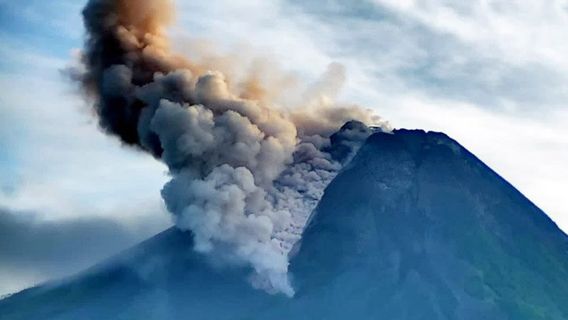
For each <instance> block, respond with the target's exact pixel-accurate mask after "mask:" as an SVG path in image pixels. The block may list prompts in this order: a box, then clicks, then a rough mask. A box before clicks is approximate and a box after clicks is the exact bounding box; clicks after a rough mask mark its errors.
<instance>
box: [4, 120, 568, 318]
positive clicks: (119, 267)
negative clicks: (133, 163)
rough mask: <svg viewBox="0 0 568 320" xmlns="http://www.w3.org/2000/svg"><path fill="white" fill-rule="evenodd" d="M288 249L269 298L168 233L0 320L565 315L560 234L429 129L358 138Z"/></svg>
mask: <svg viewBox="0 0 568 320" xmlns="http://www.w3.org/2000/svg"><path fill="white" fill-rule="evenodd" d="M294 251H295V252H296V254H295V255H294V257H293V258H292V259H291V265H290V269H291V275H292V282H293V284H294V287H295V289H296V295H295V296H294V297H293V298H287V297H285V296H284V295H270V294H267V293H265V292H263V291H261V290H256V289H254V288H252V287H251V286H250V285H249V283H248V282H247V281H246V276H247V274H248V270H246V269H245V268H242V269H239V268H235V267H230V268H229V267H226V266H223V265H220V264H219V263H215V261H208V260H206V258H205V257H204V256H202V255H200V254H198V253H195V252H194V251H193V250H192V236H191V234H189V233H187V232H182V231H179V230H177V229H174V228H172V229H169V230H166V231H164V232H162V233H161V234H158V235H156V236H155V237H153V238H151V239H149V240H147V241H145V242H143V243H141V244H139V245H138V246H136V247H134V248H132V249H130V250H127V251H126V252H123V253H122V254H120V255H118V256H116V257H114V258H112V259H110V260H108V261H105V262H102V263H100V264H99V265H97V266H94V267H92V268H91V269H89V270H86V271H84V272H82V273H81V274H78V275H76V276H74V277H72V278H68V279H65V280H63V281H57V282H52V283H47V284H44V285H41V286H38V287H35V288H31V289H27V290H24V291H22V292H20V293H17V294H14V295H12V296H10V297H8V298H5V299H4V300H1V301H0V318H1V319H3V320H8V319H215V320H223V319H389V320H390V319H394V320H398V319H400V320H402V319H425V320H426V319H427V320H434V319H472V320H474V319H475V320H477V319H515V320H518V319H568V281H567V279H568V236H567V235H566V234H564V233H563V232H562V231H561V230H560V229H559V228H558V227H557V226H556V225H555V224H554V222H552V221H551V220H550V219H549V218H548V217H547V215H546V214H545V213H544V212H542V211H541V210H540V209H539V208H537V207H536V206H535V205H534V204H532V203H531V202H530V201H529V200H528V199H526V198H525V197H524V196H523V195H522V194H521V193H519V192H518V191H517V190H516V189H515V188H514V187H513V186H511V185H510V184H509V183H507V182H506V181H505V180H504V179H503V178H501V177H500V176H499V175H498V174H496V173H495V172H493V171H492V170H491V169H490V168H488V167H487V166H486V165H485V164H483V163H482V162H481V161H480V160H479V159H477V158H476V157H475V156H474V155H472V154H471V153H470V152H468V151H467V150H466V149H465V148H463V147H462V146H460V145H459V144H458V143H457V142H455V141H454V140H452V139H450V138H449V137H447V136H446V135H444V134H441V133H434V132H428V133H426V132H424V131H419V130H395V131H394V132H393V133H375V134H373V135H372V136H371V137H369V138H368V140H367V141H366V142H365V144H364V145H363V147H362V148H361V149H360V151H359V152H358V154H357V155H356V156H355V157H354V159H353V160H352V161H351V162H350V163H349V164H348V165H347V166H346V167H345V168H344V169H343V170H342V172H341V173H340V174H339V175H338V176H337V177H336V178H335V179H334V180H333V181H332V182H331V184H330V185H329V186H328V187H327V189H326V191H325V194H324V196H323V198H322V199H321V201H320V202H319V204H318V207H317V209H316V211H315V213H314V214H313V216H312V219H311V221H310V223H309V225H308V227H307V228H306V230H305V231H304V235H303V238H302V240H301V243H300V244H299V245H298V247H297V248H295V250H294Z"/></svg>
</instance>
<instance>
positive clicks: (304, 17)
mask: <svg viewBox="0 0 568 320" xmlns="http://www.w3.org/2000/svg"><path fill="white" fill-rule="evenodd" d="M84 3H85V1H73V0H52V1H41V0H22V1H8V0H0V41H1V42H2V46H0V86H1V87H2V88H3V89H2V91H1V93H0V150H1V151H0V208H1V209H2V210H5V211H6V212H9V213H10V214H11V215H17V216H18V217H20V218H22V219H27V220H26V221H34V223H36V224H41V223H47V224H51V223H54V222H61V223H63V222H64V223H66V224H68V225H69V224H72V223H73V221H77V220H81V219H98V220H97V221H99V220H101V219H102V220H104V221H108V222H109V224H112V226H113V229H112V230H114V232H115V233H121V234H123V236H121V237H117V239H121V240H120V241H118V242H117V244H116V246H114V247H112V248H107V249H106V250H99V251H97V252H98V255H96V256H92V257H91V259H87V258H84V259H83V260H81V263H77V264H74V265H73V267H72V268H51V267H50V268H47V267H46V268H44V269H38V270H33V272H32V271H29V272H27V273H26V272H22V273H15V272H14V271H13V270H12V269H10V270H12V271H10V273H9V272H8V271H4V272H3V269H2V266H0V275H2V274H3V275H5V276H6V278H10V279H2V276H0V283H5V285H4V287H2V286H0V294H2V293H7V292H10V291H13V290H17V289H19V288H21V287H23V286H27V285H30V284H33V283H36V282H37V281H42V280H44V279H47V278H51V277H58V276H63V275H66V274H68V273H69V272H73V271H76V270H78V269H80V268H81V267H84V266H86V265H88V264H89V263H92V262H94V261H96V259H99V258H100V257H101V256H104V255H105V254H111V253H113V252H116V250H118V249H120V248H124V247H126V246H127V245H129V244H132V243H134V242H135V241H137V240H140V239H143V238H145V237H147V236H150V235H151V234H153V233H155V232H158V231H160V230H161V229H163V228H165V227H167V226H168V225H169V217H168V215H167V213H166V212H165V210H164V208H163V205H162V202H161V199H160V196H159V190H160V188H161V186H162V185H163V183H164V182H165V181H166V180H167V175H166V168H165V167H164V166H163V165H162V164H160V163H158V162H157V161H155V160H154V159H151V158H149V157H148V156H146V155H144V154H140V153H138V152H136V151H134V150H130V149H128V148H125V147H122V146H121V145H120V143H119V142H118V141H116V140H114V139H112V138H109V137H106V136H104V135H103V134H101V133H100V132H99V131H98V129H97V126H96V123H95V121H94V119H93V118H92V116H91V114H90V113H89V112H90V111H89V108H88V104H87V102H86V101H84V99H83V98H81V97H80V95H78V94H77V93H76V87H75V85H74V84H73V83H71V82H70V81H69V80H67V79H66V78H65V77H64V76H63V75H62V73H61V70H63V69H64V68H65V67H67V66H69V65H70V64H72V63H74V61H75V59H76V56H77V52H78V50H80V48H81V42H82V32H83V29H82V22H81V16H80V10H81V8H82V6H83V5H84ZM177 8H178V11H177V22H176V23H175V24H174V26H173V27H172V28H171V30H170V31H169V33H170V35H171V37H172V39H173V41H172V42H173V46H174V48H175V49H177V50H178V51H180V52H182V53H185V52H188V53H191V50H192V49H191V44H192V43H194V42H195V40H196V39H198V40H201V41H203V40H206V41H207V42H208V43H210V44H211V45H213V46H215V47H217V48H220V50H224V52H230V53H231V54H234V55H253V56H258V57H267V58H269V59H270V61H275V63H276V64H278V66H279V67H280V68H281V69H284V70H286V71H289V72H294V73H296V74H297V75H300V76H301V78H302V79H305V80H306V82H309V81H311V80H314V79H317V78H318V76H319V75H320V74H322V73H323V72H325V70H326V68H327V66H328V65H329V64H330V63H334V62H338V63H341V64H343V65H344V66H345V67H346V70H347V77H348V78H347V83H346V85H345V87H344V89H343V91H342V92H341V95H340V99H341V100H342V101H347V102H350V103H356V104H360V105H363V106H367V107H370V108H373V109H374V110H376V112H377V113H378V114H379V115H381V116H382V117H383V118H385V119H387V120H389V121H390V123H391V124H392V125H393V126H394V127H397V128H401V127H405V128H423V129H426V130H435V131H443V132H446V133H448V134H449V135H450V136H452V137H453V138H455V139H456V140H458V141H459V142H460V143H461V144H463V145H464V146H465V147H467V148H468V149H469V150H471V151H472V152H473V153H475V154H476V155H477V156H479V157H480V158H481V159H482V160H483V161H485V162H486V163H487V164H488V165H489V166H491V167H492V168H493V169H495V170H496V171H497V172H498V173H500V174H501V175H502V176H504V177H505V178H506V179H507V180H509V181H510V182H511V183H512V184H513V185H515V186H516V187H517V188H518V189H519V190H520V191H521V192H523V193H524V194H525V195H526V196H527V197H528V198H529V199H531V200H532V201H533V202H535V203H536V204H537V205H538V206H539V207H541V208H542V209H543V210H544V211H545V212H546V213H547V214H549V215H550V216H551V217H552V218H553V220H555V221H556V222H557V223H558V224H559V226H560V227H561V228H563V230H565V231H567V230H568V205H567V204H566V201H565V199H564V197H565V195H566V190H568V170H566V163H568V108H567V102H566V101H568V99H567V98H568V60H566V58H565V57H567V56H568V42H567V41H566V38H567V37H568V2H567V1H560V0H558V1H541V2H538V3H537V2H534V1H530V0H515V1H510V0H507V1H505V0H499V1H481V0H478V1H469V2H458V4H456V2H454V1H444V0H428V1H413V0H374V1H373V0H368V1H333V0H328V1H323V0H322V1H296V0H288V1H283V0H282V1H280V0H268V1H261V0H250V1H229V0H214V1H191V2H190V1H181V0H178V1H177ZM117 195H120V196H117ZM30 219H31V220H30ZM116 226H119V227H116ZM91 231H92V232H100V230H99V229H96V228H93V230H91ZM85 233H88V231H85ZM92 245H93V247H95V246H96V244H95V243H93V244H92ZM50 263H53V264H54V265H57V261H53V262H50ZM8 280H11V282H10V281H8Z"/></svg>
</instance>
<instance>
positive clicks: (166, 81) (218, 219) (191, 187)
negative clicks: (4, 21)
mask: <svg viewBox="0 0 568 320" xmlns="http://www.w3.org/2000/svg"><path fill="white" fill-rule="evenodd" d="M172 12H173V10H172V4H171V2H170V1H167V0H139V1H134V0H90V1H89V2H88V4H87V6H86V7H85V9H84V11H83V16H84V22H85V27H86V30H87V39H86V42H85V49H84V52H83V58H82V62H83V64H84V70H82V71H77V72H76V73H75V76H76V78H77V79H78V80H79V81H81V83H82V87H83V89H84V92H85V93H86V94H87V95H88V96H89V97H91V98H92V99H93V101H94V104H93V107H94V111H95V112H96V115H97V117H98V119H99V124H100V127H101V128H102V129H103V130H104V131H105V132H106V133H108V134H111V135H113V136H116V137H118V138H120V140H121V141H122V142H123V143H125V144H127V145H131V146H134V147H136V148H139V149H140V150H143V151H145V152H148V153H150V154H151V155H153V156H154V157H156V158H158V159H160V160H162V161H164V162H165V163H166V164H167V165H168V167H169V170H170V174H171V177H172V178H171V181H169V182H168V183H167V184H166V185H165V186H164V187H163V189H162V196H163V199H164V201H165V203H166V206H167V208H168V210H169V211H170V212H171V213H172V216H173V218H174V221H175V223H176V226H177V227H178V228H180V229H183V230H191V232H192V234H193V237H194V238H195V241H194V242H195V247H194V249H195V250H196V251H198V252H201V253H203V254H207V255H211V256H213V257H216V258H219V259H223V260H225V261H228V262H231V263H235V264H238V265H245V266H247V267H250V268H251V270H252V274H251V277H250V279H251V282H252V284H253V285H254V286H255V287H257V288H259V289H264V290H266V291H268V292H270V293H284V294H286V295H288V296H292V295H293V294H294V290H293V288H292V286H291V285H290V282H289V279H288V254H289V252H290V250H291V248H292V246H293V245H294V243H295V242H296V241H298V240H299V238H300V236H301V233H302V231H303V228H304V226H305V223H306V221H307V220H308V218H309V215H310V213H311V212H312V211H313V209H314V208H315V206H316V204H317V202H318V200H319V199H320V198H321V196H322V194H323V190H324V188H325V187H326V186H327V184H328V183H329V182H330V181H331V179H333V177H334V176H335V175H336V174H337V172H338V171H339V170H340V169H341V167H342V165H343V164H344V163H345V162H346V161H348V159H349V158H350V156H351V154H352V153H353V152H355V150H356V149H357V148H358V147H359V145H360V144H361V142H362V141H363V140H364V139H366V138H367V136H368V135H369V134H370V133H371V131H372V130H371V129H369V128H368V127H367V125H366V124H374V125H376V124H379V125H384V122H382V120H381V119H380V118H379V117H377V116H375V115H373V114H371V113H370V112H368V111H366V110H365V109H362V108H360V107H357V106H342V105H337V104H336V103H335V94H336V93H337V92H338V90H339V88H340V87H341V85H342V83H343V81H344V78H345V74H344V70H343V67H341V66H340V65H337V64H332V65H331V66H330V67H329V69H328V71H327V72H326V73H325V74H324V75H323V76H322V78H321V80H320V81H318V82H317V83H315V84H314V85H312V86H311V87H309V88H308V89H307V90H305V94H304V96H303V97H301V98H300V100H302V101H303V102H302V106H301V107H299V108H294V109H293V110H288V109H285V108H281V107H279V106H278V104H277V103H276V102H275V101H271V99H270V97H272V96H277V95H278V94H272V93H271V91H274V90H280V88H274V86H273V84H270V85H267V86H263V83H262V82H261V81H260V79H262V76H259V75H258V74H255V73H252V74H251V75H250V76H249V77H246V81H245V82H243V83H236V84H235V83H234V82H235V81H236V80H234V79H229V78H228V77H227V75H226V74H224V73H222V72H220V71H219V70H212V68H211V67H210V66H206V65H202V64H199V63H198V62H194V61H190V60H189V59H187V58H184V57H182V56H181V55H179V54H176V53H173V52H171V51H170V50H169V47H168V39H167V38H166V37H165V35H164V28H165V27H167V25H168V23H169V22H170V21H171V19H172V17H173V14H172ZM237 81H238V80H237ZM235 88H239V90H235ZM348 121H349V122H348ZM346 122H348V123H347V124H346V125H345V126H343V127H341V126H342V125H343V124H344V123H346ZM364 123H365V124H364ZM340 127H341V129H340V130H339V131H338V128H340ZM337 131H338V132H337Z"/></svg>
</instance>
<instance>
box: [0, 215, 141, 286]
mask: <svg viewBox="0 0 568 320" xmlns="http://www.w3.org/2000/svg"><path fill="white" fill-rule="evenodd" d="M145 236H147V235H145V234H140V233H137V232H133V231H131V230H129V229H126V228H125V227H124V226H122V225H120V224H118V223H116V222H114V221H112V220H109V219H104V218H94V217H89V218H83V219H70V220H64V221H54V222H50V221H43V220H40V219H38V218H36V215H35V214H33V213H29V212H20V211H12V210H8V209H5V208H0V295H1V294H2V293H8V292H10V291H13V290H21V289H24V287H25V286H29V285H33V284H37V283H38V282H42V281H45V280H47V279H53V278H58V277H63V276H69V275H70V274H72V273H75V272H79V271H80V270H81V269H84V268H87V267H89V266H91V265H92V264H94V263H97V262H99V261H100V260H102V259H104V258H107V257H109V256H110V255H112V254H115V253H117V252H118V251H119V250H121V249H125V248H127V247H129V246H131V245H133V244H135V243H136V242H137V241H140V240H141V239H143V238H144V237H145Z"/></svg>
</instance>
